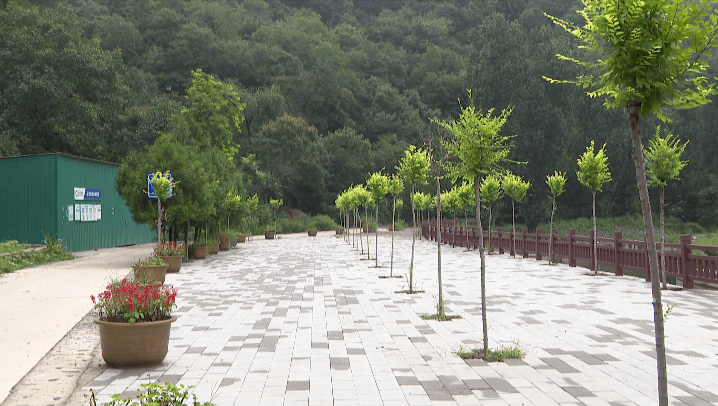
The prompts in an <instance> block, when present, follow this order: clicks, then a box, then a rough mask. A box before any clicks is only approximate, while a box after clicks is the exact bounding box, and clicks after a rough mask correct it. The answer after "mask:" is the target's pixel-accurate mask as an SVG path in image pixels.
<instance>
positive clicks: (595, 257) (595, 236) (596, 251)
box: [591, 190, 598, 275]
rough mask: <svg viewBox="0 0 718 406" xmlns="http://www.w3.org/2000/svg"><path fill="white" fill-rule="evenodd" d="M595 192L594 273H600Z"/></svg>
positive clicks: (594, 192)
mask: <svg viewBox="0 0 718 406" xmlns="http://www.w3.org/2000/svg"><path fill="white" fill-rule="evenodd" d="M591 193H592V194H593V241H591V243H592V244H593V274H594V275H598V225H597V224H596V191H595V190H592V191H591Z"/></svg>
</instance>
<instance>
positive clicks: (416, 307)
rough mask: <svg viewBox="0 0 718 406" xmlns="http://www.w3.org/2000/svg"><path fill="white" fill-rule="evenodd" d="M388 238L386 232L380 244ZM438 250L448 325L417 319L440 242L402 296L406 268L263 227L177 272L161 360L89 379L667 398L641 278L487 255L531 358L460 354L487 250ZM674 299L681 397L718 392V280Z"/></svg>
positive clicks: (404, 399) (454, 397)
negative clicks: (264, 233)
mask: <svg viewBox="0 0 718 406" xmlns="http://www.w3.org/2000/svg"><path fill="white" fill-rule="evenodd" d="M389 243H390V241H389V240H388V239H387V238H385V237H384V236H382V235H380V244H382V245H381V246H380V256H381V253H382V250H385V248H386V247H387V246H388V244H389ZM410 245H411V239H410V238H408V239H407V238H403V239H402V238H399V239H398V240H397V241H396V247H395V261H396V263H395V272H404V271H405V270H406V268H407V264H408V259H409V255H410ZM372 248H373V247H372ZM372 251H373V250H372ZM385 252H386V251H385ZM372 256H373V253H372ZM442 257H443V261H444V275H443V277H444V294H445V297H444V300H445V303H446V304H447V305H448V306H449V309H450V310H451V311H452V312H455V313H458V314H461V315H462V316H463V319H461V320H454V321H452V322H444V323H440V322H435V321H424V320H421V319H420V318H419V316H418V315H419V314H426V313H429V312H431V311H433V309H434V306H435V302H436V299H435V297H434V296H435V294H436V293H435V292H436V291H437V285H436V246H435V244H434V243H428V242H425V241H421V242H419V241H417V251H416V258H415V269H414V272H415V278H416V280H417V281H418V282H417V283H418V285H417V288H418V287H419V286H420V287H421V290H425V291H426V293H423V294H417V295H406V294H402V293H395V292H398V291H401V290H404V289H406V280H405V279H404V278H401V279H397V278H386V279H382V278H379V277H378V276H381V275H384V274H385V273H386V272H387V271H386V269H383V268H379V269H376V268H372V267H368V266H367V263H366V262H362V261H360V260H359V255H357V251H356V250H355V249H354V248H352V247H351V244H346V243H345V242H344V241H343V240H342V239H336V238H333V237H329V236H324V237H323V236H320V237H317V238H312V239H310V238H301V237H297V238H282V239H281V240H273V241H265V240H259V239H255V240H253V241H250V242H249V243H246V244H242V245H241V246H239V247H238V248H237V249H234V250H231V251H229V252H226V253H220V254H219V255H216V256H211V257H210V258H209V259H208V260H203V261H194V262H192V263H189V264H186V266H183V269H182V271H181V272H180V273H178V274H173V275H169V276H168V279H167V283H169V284H173V285H174V286H175V287H177V288H178V290H179V291H180V295H179V296H178V309H177V310H176V311H175V314H176V315H177V316H178V317H179V318H178V321H177V322H175V323H174V324H173V327H172V335H171V338H172V339H171V342H170V348H169V353H168V357H167V359H166V361H165V363H163V365H161V366H158V367H156V368H149V369H139V370H126V371H119V372H118V371H115V370H111V369H107V370H105V373H103V374H102V375H100V376H98V377H97V378H96V379H95V380H93V381H91V382H89V383H88V384H87V385H86V386H85V388H82V390H86V389H89V388H91V387H92V388H98V389H99V390H100V395H101V398H102V399H108V397H109V394H112V393H117V392H123V391H124V392H127V393H129V392H131V391H135V390H137V389H138V388H139V384H140V383H141V382H144V380H145V379H146V377H147V374H148V373H149V374H150V376H152V377H155V376H157V377H159V378H160V380H162V381H166V382H172V383H182V384H185V385H187V384H195V385H198V387H197V390H198V391H200V393H202V394H204V393H209V391H211V383H212V382H215V383H216V386H217V388H218V389H219V391H218V393H217V397H216V399H215V401H216V404H217V405H218V406H224V405H242V406H244V405H259V404H262V405H274V404H282V405H285V406H290V405H295V404H296V405H320V406H321V405H325V404H326V405H334V404H346V405H402V406H404V405H440V404H447V405H449V404H451V405H474V404H484V405H502V406H503V405H508V404H521V403H522V402H526V404H527V405H528V404H531V403H533V404H537V405H556V404H561V405H581V404H586V405H606V404H609V405H622V404H623V405H631V406H634V405H644V404H655V403H656V401H655V399H656V389H655V386H656V379H655V375H654V374H655V372H654V371H655V359H654V350H653V344H652V340H653V337H652V326H653V322H652V313H651V311H650V286H649V285H648V284H646V283H645V282H644V281H642V280H640V279H637V278H630V277H619V278H616V277H610V276H599V277H588V276H585V273H586V272H585V270H581V269H578V268H570V267H567V266H564V265H557V266H551V267H549V266H546V265H545V262H539V261H536V260H535V259H532V258H528V259H523V258H517V259H513V258H510V257H508V256H506V255H488V256H487V295H488V298H487V302H488V316H489V320H488V323H489V328H490V331H489V337H490V340H491V341H490V345H491V347H492V348H497V347H498V346H501V345H508V344H511V343H512V342H514V341H515V340H516V339H518V340H519V343H520V345H521V346H522V347H523V348H524V349H525V350H526V351H527V356H526V358H524V359H523V360H507V361H506V362H504V363H486V362H484V361H481V360H467V361H466V362H464V361H463V360H461V359H459V358H458V357H457V356H456V355H455V354H454V353H453V351H455V350H456V348H458V346H459V345H463V346H465V347H470V346H480V345H481V338H482V322H481V315H480V309H479V307H478V306H479V304H478V300H477V294H476V292H478V291H479V282H478V278H477V264H478V253H476V252H475V251H469V252H467V251H464V250H463V249H459V248H456V249H451V248H448V247H442ZM380 259H381V258H380ZM372 265H373V264H372ZM664 301H665V302H670V303H676V310H674V312H673V313H672V314H671V316H670V318H669V320H668V322H667V324H666V336H667V348H668V356H669V364H670V365H671V368H670V371H669V378H670V388H671V390H672V391H673V393H674V394H672V395H671V404H672V405H673V404H676V405H680V404H686V405H703V404H718V389H717V388H716V385H715V384H714V380H713V379H712V378H711V377H714V376H716V375H718V355H716V352H717V351H716V350H715V348H716V347H718V339H716V338H715V332H716V331H718V310H715V306H714V304H715V303H716V302H717V301H718V293H716V292H709V291H682V292H673V291H667V292H665V296H664Z"/></svg>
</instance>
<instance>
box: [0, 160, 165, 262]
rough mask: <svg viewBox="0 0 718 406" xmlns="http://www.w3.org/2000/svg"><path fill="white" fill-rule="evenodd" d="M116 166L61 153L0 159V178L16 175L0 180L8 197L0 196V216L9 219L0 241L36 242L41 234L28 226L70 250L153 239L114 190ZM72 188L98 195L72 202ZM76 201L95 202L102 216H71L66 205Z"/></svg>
mask: <svg viewBox="0 0 718 406" xmlns="http://www.w3.org/2000/svg"><path fill="white" fill-rule="evenodd" d="M118 168H119V166H118V165H116V164H111V163H107V162H100V161H93V160H89V159H82V158H76V157H72V156H68V155H63V154H53V155H43V156H30V157H19V158H9V159H1V160H0V169H1V171H0V173H2V178H6V176H5V172H6V169H7V171H8V173H12V174H14V175H16V176H17V179H15V180H12V181H10V182H9V183H8V184H7V187H5V183H4V182H3V180H0V182H3V183H0V185H2V189H1V190H9V191H11V192H10V193H8V194H9V195H11V197H10V198H9V199H2V198H0V213H2V214H3V215H2V217H3V218H6V217H9V218H10V220H8V227H7V229H8V230H9V231H8V232H4V230H5V228H6V227H5V224H4V223H2V222H0V230H3V232H2V235H0V239H2V240H6V239H16V240H18V241H21V242H30V243H41V242H42V240H43V234H42V232H40V231H37V232H34V231H33V230H42V231H47V232H48V233H49V234H51V235H54V236H56V238H59V239H61V240H62V243H63V245H65V247H67V248H68V249H69V250H70V251H75V252H76V251H86V250H91V249H97V248H106V247H116V246H122V245H130V244H141V243H147V242H152V241H154V239H155V238H156V233H155V232H153V231H152V230H151V229H150V227H149V226H147V225H146V224H137V223H135V222H134V221H133V220H132V215H131V213H130V210H129V208H128V207H127V205H126V204H125V202H124V200H122V198H121V197H120V195H119V194H118V193H117V190H116V189H115V176H116V175H117V170H118ZM76 187H77V188H91V189H99V190H100V191H101V196H100V199H86V200H76V199H75V195H74V190H75V188H76ZM6 200H7V201H6ZM77 204H100V205H101V207H102V218H101V219H100V220H97V221H77V220H75V218H74V216H73V218H72V220H70V219H69V218H68V212H67V208H68V207H69V206H72V207H73V211H74V207H75V205H77ZM6 213H7V214H8V215H5V214H6ZM13 217H17V218H18V219H13ZM19 219H22V221H20V220H19ZM0 221H2V220H0Z"/></svg>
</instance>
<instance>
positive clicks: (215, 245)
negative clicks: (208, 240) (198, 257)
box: [209, 242, 219, 255]
mask: <svg viewBox="0 0 718 406" xmlns="http://www.w3.org/2000/svg"><path fill="white" fill-rule="evenodd" d="M218 252H219V243H218V242H215V243H212V244H209V253H210V255H214V254H216V253H218Z"/></svg>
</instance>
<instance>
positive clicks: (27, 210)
mask: <svg viewBox="0 0 718 406" xmlns="http://www.w3.org/2000/svg"><path fill="white" fill-rule="evenodd" d="M56 184H57V171H56V156H53V155H45V156H26V157H13V158H4V159H0V241H5V240H18V241H20V242H26V243H31V244H41V243H42V242H43V240H44V236H43V232H45V233H48V234H49V235H51V236H57V214H56V212H55V210H54V207H55V202H56V201H57V188H56Z"/></svg>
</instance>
